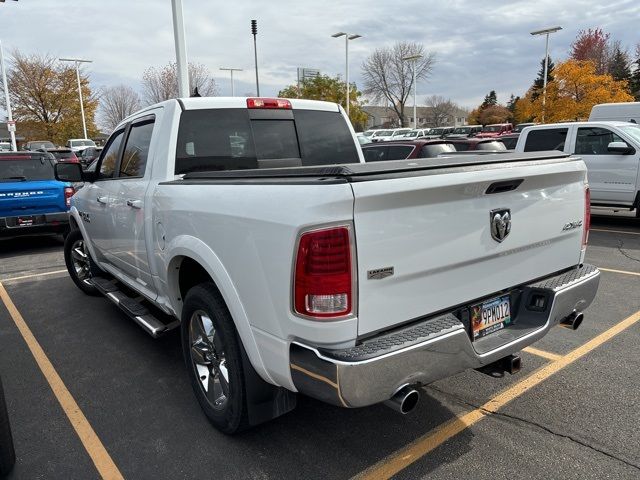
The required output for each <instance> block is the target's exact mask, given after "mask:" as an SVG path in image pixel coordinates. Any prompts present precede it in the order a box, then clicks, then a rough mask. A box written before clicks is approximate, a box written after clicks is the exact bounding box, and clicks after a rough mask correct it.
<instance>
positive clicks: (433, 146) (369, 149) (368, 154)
mask: <svg viewBox="0 0 640 480" xmlns="http://www.w3.org/2000/svg"><path fill="white" fill-rule="evenodd" d="M455 151H456V149H455V147H454V146H453V145H452V144H450V143H449V142H448V141H446V140H427V139H418V140H405V141H402V140H398V141H395V142H384V143H372V144H369V145H364V146H363V147H362V153H363V154H364V160H365V162H383V161H386V160H405V159H408V158H435V157H437V156H439V155H442V154H446V153H452V152H455Z"/></svg>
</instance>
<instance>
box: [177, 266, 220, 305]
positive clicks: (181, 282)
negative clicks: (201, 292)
mask: <svg viewBox="0 0 640 480" xmlns="http://www.w3.org/2000/svg"><path fill="white" fill-rule="evenodd" d="M178 268H179V272H178V289H179V291H180V298H181V300H182V301H184V297H185V296H186V295H187V292H188V291H189V290H190V289H191V288H193V287H195V286H196V285H199V284H201V283H204V282H212V283H214V284H215V282H213V279H212V278H211V276H210V275H209V274H208V273H207V271H206V270H205V269H204V267H202V265H200V264H199V263H198V262H196V261H195V260H193V259H192V258H189V257H184V259H183V260H182V262H180V265H179V267H178Z"/></svg>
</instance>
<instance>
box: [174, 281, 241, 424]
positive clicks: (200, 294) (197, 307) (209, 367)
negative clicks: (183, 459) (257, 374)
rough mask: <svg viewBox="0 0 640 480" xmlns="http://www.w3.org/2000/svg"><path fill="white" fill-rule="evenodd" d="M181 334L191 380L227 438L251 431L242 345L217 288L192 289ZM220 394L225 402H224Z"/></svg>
mask: <svg viewBox="0 0 640 480" xmlns="http://www.w3.org/2000/svg"><path fill="white" fill-rule="evenodd" d="M203 313H204V314H205V315H206V317H204V318H206V320H204V321H203V320H202V318H203V315H202V314H203ZM209 321H210V323H209ZM205 323H206V324H207V325H208V326H205ZM209 327H210V328H209ZM181 329H182V332H181V333H182V352H183V354H184V359H185V363H186V366H187V372H188V375H189V380H190V381H191V386H192V387H193V391H194V393H195V395H196V399H197V400H198V403H199V404H200V406H201V407H202V410H203V411H204V413H205V415H206V416H207V418H208V419H209V421H210V422H211V423H212V424H213V425H214V426H215V427H216V428H217V429H218V430H220V431H221V432H223V433H226V434H229V435H232V434H234V433H237V432H240V431H242V430H245V429H246V428H248V427H249V417H248V407H247V396H246V383H245V376H244V372H243V366H242V356H241V355H242V354H241V349H240V343H239V342H240V341H239V338H238V334H237V332H236V329H235V326H234V324H233V320H232V318H231V315H230V314H229V311H228V310H227V307H226V305H225V304H224V301H223V300H222V298H220V295H219V293H218V291H217V289H216V288H215V286H214V285H213V284H212V283H203V284H200V285H198V286H196V287H193V288H192V289H191V290H189V292H188V293H187V296H186V298H185V301H184V308H183V310H182V325H181ZM211 332H213V334H211V335H209V334H210V333H211ZM211 350H213V352H211ZM206 352H209V353H206ZM198 369H200V372H199V371H198ZM225 370H226V374H227V376H226V377H225V376H224V372H225ZM207 372H208V373H207ZM205 383H206V384H207V385H208V387H207V388H205V386H204V384H205ZM225 384H226V390H225ZM216 391H217V393H216ZM219 393H222V396H224V399H221V398H222V397H218V394H219Z"/></svg>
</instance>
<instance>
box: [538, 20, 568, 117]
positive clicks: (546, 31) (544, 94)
mask: <svg viewBox="0 0 640 480" xmlns="http://www.w3.org/2000/svg"><path fill="white" fill-rule="evenodd" d="M558 30H562V27H551V28H544V29H542V30H536V31H535V32H531V35H533V36H536V35H545V37H546V46H545V54H544V79H543V80H542V82H543V83H542V84H543V87H542V123H544V116H545V113H546V109H547V70H548V68H549V34H550V33H555V32H557V31H558Z"/></svg>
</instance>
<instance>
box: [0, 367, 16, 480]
mask: <svg viewBox="0 0 640 480" xmlns="http://www.w3.org/2000/svg"><path fill="white" fill-rule="evenodd" d="M15 463H16V452H15V450H14V449H13V437H12V436H11V427H10V426H9V415H8V414H7V405H6V404H5V402H4V391H3V389H2V381H1V380H0V477H4V476H5V475H7V474H8V473H9V472H10V471H11V470H12V469H13V465H14V464H15Z"/></svg>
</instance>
